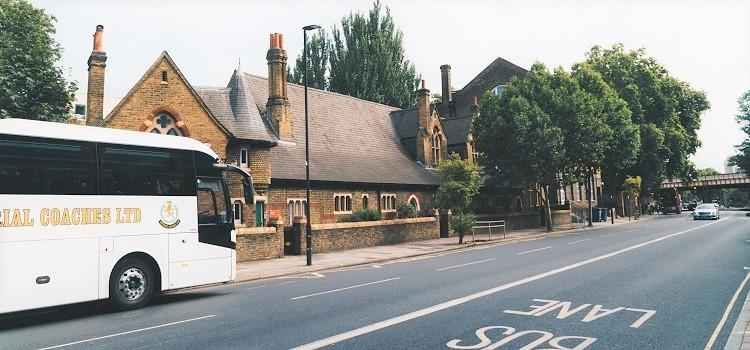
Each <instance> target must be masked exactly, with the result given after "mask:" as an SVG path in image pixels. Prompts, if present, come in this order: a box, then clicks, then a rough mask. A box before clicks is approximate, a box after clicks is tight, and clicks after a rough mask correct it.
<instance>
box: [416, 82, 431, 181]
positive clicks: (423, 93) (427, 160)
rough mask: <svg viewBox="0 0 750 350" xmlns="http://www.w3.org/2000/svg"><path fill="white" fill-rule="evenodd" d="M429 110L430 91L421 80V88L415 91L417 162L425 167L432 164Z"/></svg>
mask: <svg viewBox="0 0 750 350" xmlns="http://www.w3.org/2000/svg"><path fill="white" fill-rule="evenodd" d="M431 109H432V108H431V106H430V90H428V89H427V88H426V87H425V83H424V80H422V88H421V89H419V90H417V122H418V125H417V160H418V161H420V162H422V164H424V165H425V166H430V165H431V164H432V139H431V138H432V130H431V128H430V115H431V112H432V111H431Z"/></svg>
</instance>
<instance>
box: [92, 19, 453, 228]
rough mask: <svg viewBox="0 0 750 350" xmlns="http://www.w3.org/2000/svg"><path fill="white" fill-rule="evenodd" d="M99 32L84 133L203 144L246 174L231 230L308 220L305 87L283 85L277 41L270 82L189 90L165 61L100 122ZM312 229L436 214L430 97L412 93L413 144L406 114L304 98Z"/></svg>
mask: <svg viewBox="0 0 750 350" xmlns="http://www.w3.org/2000/svg"><path fill="white" fill-rule="evenodd" d="M102 35H103V28H102V27H101V26H98V27H97V32H96V34H95V36H94V38H95V39H94V41H95V45H94V50H93V52H92V53H91V56H90V58H89V82H88V83H89V84H88V86H89V90H88V96H87V104H88V114H87V124H90V125H101V126H105V127H111V128H121V129H131V130H140V131H143V132H152V133H160V134H167V135H174V136H185V137H192V138H195V139H198V140H200V141H203V142H205V143H207V144H210V146H211V147H212V148H213V149H214V151H216V153H217V154H219V155H220V157H222V158H223V159H224V160H225V161H227V162H232V163H236V164H238V165H240V166H242V167H246V168H249V169H250V172H251V173H252V175H253V181H254V183H255V188H256V191H257V193H256V197H255V202H254V203H244V202H243V199H242V195H241V189H240V187H239V184H233V186H232V187H233V188H232V192H233V195H232V197H233V198H232V201H233V204H234V208H235V221H236V222H237V223H238V224H241V225H245V226H267V225H269V224H270V222H271V221H276V220H278V221H281V222H282V223H284V224H286V225H290V224H291V223H292V218H293V217H295V216H304V205H305V128H304V126H305V124H304V94H303V87H302V86H299V85H296V84H291V83H287V79H286V72H287V66H286V64H287V53H286V51H285V50H284V46H283V37H282V35H281V34H271V37H270V48H269V50H268V51H267V52H266V60H267V62H268V77H260V76H256V75H252V74H248V73H244V72H242V71H240V70H239V69H236V70H234V72H232V73H231V75H230V77H229V82H228V83H227V85H226V86H218V87H201V86H193V85H191V84H190V82H189V81H188V79H187V78H186V76H185V75H184V74H183V73H182V72H181V71H180V69H179V67H178V66H177V64H176V63H175V61H174V60H173V59H172V58H171V57H170V55H169V54H168V53H167V52H163V53H162V54H161V55H159V57H157V59H156V61H155V62H154V63H153V64H152V65H151V66H150V67H149V68H148V69H147V70H146V72H145V73H144V74H143V76H142V77H141V78H140V80H138V82H137V83H136V84H135V85H134V86H133V87H132V88H131V89H130V91H129V92H128V94H127V95H126V96H125V97H124V98H123V99H122V100H121V101H120V102H119V103H118V104H117V105H116V106H115V107H114V108H113V109H112V111H111V112H110V113H109V114H108V115H107V116H106V118H105V117H103V115H102V113H103V112H102V110H103V108H102V104H103V96H104V91H103V87H104V77H105V68H106V65H105V62H106V58H107V56H106V53H105V52H104V50H103V45H102ZM308 98H309V117H310V118H309V120H310V128H309V132H310V178H311V179H312V188H313V190H312V192H311V198H310V199H311V201H312V203H311V204H312V205H311V206H310V209H311V222H312V223H333V222H337V221H343V220H345V219H346V218H347V217H348V216H350V215H351V214H352V212H353V211H356V210H358V209H362V208H370V209H376V210H379V211H380V212H382V214H383V216H384V217H390V218H392V217H395V216H396V210H397V208H398V206H399V205H401V204H403V203H408V204H411V205H413V206H415V207H417V209H421V210H426V209H431V208H432V207H433V204H432V203H433V195H434V192H435V190H436V188H437V186H438V178H437V176H436V175H435V173H434V171H433V170H432V169H431V168H433V166H434V164H436V161H438V160H440V159H444V158H445V157H446V154H447V139H446V137H445V132H444V131H443V126H442V124H441V119H440V118H439V117H438V114H437V113H436V112H434V111H433V110H432V108H431V106H430V101H429V90H427V89H425V88H424V84H423V86H422V89H420V90H419V91H418V107H417V108H416V109H414V110H413V113H414V115H415V116H416V117H417V118H416V119H415V123H414V124H413V125H410V127H411V128H412V130H411V131H410V134H411V135H413V137H412V139H411V140H410V141H404V142H402V137H401V132H402V131H404V130H403V126H402V125H401V122H402V118H401V116H402V115H403V113H404V111H402V110H400V109H398V108H395V107H390V106H386V105H382V104H378V103H373V102H369V101H365V100H361V99H358V98H354V97H351V96H346V95H341V94H337V93H332V92H327V91H322V90H317V89H308Z"/></svg>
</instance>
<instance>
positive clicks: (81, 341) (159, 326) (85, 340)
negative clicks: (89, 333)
mask: <svg viewBox="0 0 750 350" xmlns="http://www.w3.org/2000/svg"><path fill="white" fill-rule="evenodd" d="M211 317H216V315H206V316H201V317H196V318H191V319H189V320H182V321H177V322H170V323H164V324H160V325H157V326H152V327H146V328H140V329H134V330H132V331H127V332H120V333H115V334H110V335H105V336H101V337H96V338H89V339H84V340H79V341H74V342H71V343H65V344H60V345H54V346H48V347H46V348H41V349H39V350H50V349H59V348H64V347H66V346H71V345H78V344H83V343H90V342H92V341H97V340H102V339H107V338H113V337H119V336H121V335H128V334H133V333H140V332H145V331H150V330H152V329H157V328H164V327H169V326H174V325H178V324H181V323H187V322H193V321H198V320H204V319H207V318H211Z"/></svg>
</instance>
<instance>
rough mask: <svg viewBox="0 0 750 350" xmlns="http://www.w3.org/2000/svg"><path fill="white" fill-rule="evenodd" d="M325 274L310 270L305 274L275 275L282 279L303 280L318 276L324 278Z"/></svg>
mask: <svg viewBox="0 0 750 350" xmlns="http://www.w3.org/2000/svg"><path fill="white" fill-rule="evenodd" d="M325 276H326V275H324V274H322V273H320V272H310V273H306V274H300V275H292V276H281V277H276V278H277V279H280V280H283V279H303V280H312V279H318V278H324V277H325Z"/></svg>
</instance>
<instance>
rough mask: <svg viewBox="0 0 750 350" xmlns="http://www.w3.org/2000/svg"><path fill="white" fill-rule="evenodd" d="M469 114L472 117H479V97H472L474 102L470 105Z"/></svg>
mask: <svg viewBox="0 0 750 350" xmlns="http://www.w3.org/2000/svg"><path fill="white" fill-rule="evenodd" d="M471 114H472V115H474V116H477V115H479V97H477V96H474V102H473V103H472V104H471Z"/></svg>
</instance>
